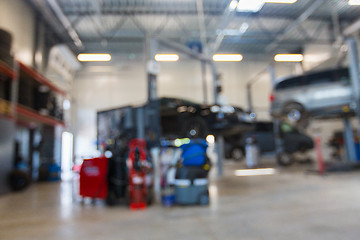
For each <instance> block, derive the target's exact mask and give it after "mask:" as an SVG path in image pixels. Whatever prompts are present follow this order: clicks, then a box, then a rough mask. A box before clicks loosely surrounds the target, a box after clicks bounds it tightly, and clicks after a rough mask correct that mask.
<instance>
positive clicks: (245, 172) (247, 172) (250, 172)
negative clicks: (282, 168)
mask: <svg viewBox="0 0 360 240" xmlns="http://www.w3.org/2000/svg"><path fill="white" fill-rule="evenodd" d="M275 173H276V170H275V169H274V168H258V169H241V170H235V176H238V177H245V176H262V175H273V174H275Z"/></svg>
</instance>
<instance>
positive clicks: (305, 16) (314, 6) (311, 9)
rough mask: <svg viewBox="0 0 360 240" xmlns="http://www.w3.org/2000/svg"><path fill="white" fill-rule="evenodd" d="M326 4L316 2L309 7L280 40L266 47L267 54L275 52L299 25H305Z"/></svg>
mask: <svg viewBox="0 0 360 240" xmlns="http://www.w3.org/2000/svg"><path fill="white" fill-rule="evenodd" d="M324 2H325V0H316V1H315V2H313V3H312V4H311V5H310V7H308V8H307V9H306V10H305V11H304V12H303V13H302V14H301V15H300V16H299V17H298V18H297V19H296V20H295V21H294V22H292V23H291V24H290V25H289V26H288V27H287V28H286V29H285V31H284V33H283V34H282V35H280V36H278V38H277V39H276V40H275V41H274V42H272V43H271V44H270V45H269V46H267V47H266V51H267V52H271V51H272V50H274V49H275V48H276V47H277V46H278V45H279V44H280V42H281V41H283V40H284V39H285V38H286V36H287V34H288V33H289V32H291V31H293V30H294V29H295V28H297V27H298V25H299V24H301V23H303V22H304V21H305V20H307V19H308V18H309V17H310V16H311V15H312V14H313V13H314V12H315V11H316V10H317V9H319V7H320V6H321V5H322V4H323V3H324Z"/></svg>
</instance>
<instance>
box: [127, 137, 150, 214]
mask: <svg viewBox="0 0 360 240" xmlns="http://www.w3.org/2000/svg"><path fill="white" fill-rule="evenodd" d="M146 157H147V151H146V142H145V140H143V139H133V140H131V141H130V143H129V158H128V168H129V203H130V209H133V210H134V209H145V208H146V204H147V198H148V196H147V195H148V192H147V183H146V175H147V171H148V170H149V169H150V166H149V163H148V161H147V159H146Z"/></svg>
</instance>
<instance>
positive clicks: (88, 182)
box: [80, 157, 108, 199]
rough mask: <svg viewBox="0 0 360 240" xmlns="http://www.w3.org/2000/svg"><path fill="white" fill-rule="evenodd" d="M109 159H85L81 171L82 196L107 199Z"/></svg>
mask: <svg viewBox="0 0 360 240" xmlns="http://www.w3.org/2000/svg"><path fill="white" fill-rule="evenodd" d="M107 172H108V159H107V158H106V157H98V158H92V159H84V162H83V164H82V165H81V169H80V196H82V197H90V198H100V199H106V197H107V193H108V183H107Z"/></svg>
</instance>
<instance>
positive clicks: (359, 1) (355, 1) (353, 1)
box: [348, 0, 360, 6]
mask: <svg viewBox="0 0 360 240" xmlns="http://www.w3.org/2000/svg"><path fill="white" fill-rule="evenodd" d="M348 4H349V5H353V6H359V5H360V0H349V2H348Z"/></svg>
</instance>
